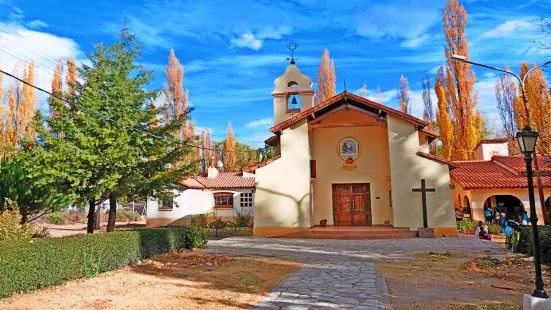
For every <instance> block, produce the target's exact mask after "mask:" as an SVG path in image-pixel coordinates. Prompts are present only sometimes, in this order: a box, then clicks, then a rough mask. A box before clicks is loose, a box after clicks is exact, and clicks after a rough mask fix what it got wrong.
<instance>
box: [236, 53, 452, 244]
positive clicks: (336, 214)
mask: <svg viewBox="0 0 551 310" xmlns="http://www.w3.org/2000/svg"><path fill="white" fill-rule="evenodd" d="M274 84H275V90H274V91H273V93H272V96H273V107H274V126H273V127H272V128H271V129H270V131H271V132H272V133H273V134H274V135H273V136H272V137H271V138H269V139H268V140H267V141H266V143H267V144H270V145H272V146H273V147H274V149H275V152H276V157H274V158H273V159H271V160H269V161H268V162H264V163H260V164H258V165H255V166H253V167H250V168H249V169H248V171H247V172H249V173H254V176H255V187H256V189H255V207H254V235H255V236H266V237H273V236H283V235H285V234H290V233H295V232H298V231H302V230H306V229H308V228H310V227H313V226H316V225H320V224H321V223H322V222H326V224H327V225H334V226H374V225H392V226H394V227H407V228H410V229H411V230H415V231H416V230H417V229H418V228H420V227H424V226H427V227H430V228H434V231H435V235H436V236H457V229H456V222H455V214H454V203H453V198H452V191H451V184H450V168H453V167H454V164H453V163H451V162H448V161H445V160H442V159H440V158H439V157H436V156H434V155H430V154H429V143H430V142H431V141H432V140H434V139H436V138H437V133H435V132H433V131H431V130H429V129H428V128H427V126H428V123H427V122H425V121H424V120H422V119H419V118H416V117H413V116H411V115H409V114H406V113H402V112H401V111H398V110H395V109H392V108H389V107H387V106H385V105H382V104H380V103H377V102H373V101H371V100H368V99H366V98H363V97H360V96H357V95H354V94H351V93H348V92H346V91H345V92H343V93H341V94H338V95H336V96H334V97H333V98H330V99H328V100H326V101H324V102H320V103H318V104H314V96H315V93H314V90H313V89H312V80H311V79H310V78H309V77H308V76H306V75H304V74H302V73H301V72H300V70H299V69H298V67H297V66H296V65H295V64H294V62H291V64H290V65H289V66H288V67H287V68H286V70H285V73H284V74H283V75H282V76H280V77H278V78H277V79H276V80H275V83H274ZM422 183H423V186H422Z"/></svg>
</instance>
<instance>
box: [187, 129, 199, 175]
mask: <svg viewBox="0 0 551 310" xmlns="http://www.w3.org/2000/svg"><path fill="white" fill-rule="evenodd" d="M186 141H187V142H188V143H191V144H193V145H195V146H196V147H193V149H192V150H191V153H190V155H189V161H190V164H191V170H192V171H193V172H200V171H201V148H200V146H201V143H200V142H201V141H200V140H197V139H196V136H195V123H194V122H189V126H188V128H187V129H186Z"/></svg>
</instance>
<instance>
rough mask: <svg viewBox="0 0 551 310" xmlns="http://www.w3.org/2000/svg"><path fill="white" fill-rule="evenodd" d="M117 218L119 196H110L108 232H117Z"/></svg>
mask: <svg viewBox="0 0 551 310" xmlns="http://www.w3.org/2000/svg"><path fill="white" fill-rule="evenodd" d="M116 217H117V195H115V194H111V196H109V219H108V220H107V232H112V231H115V218H116Z"/></svg>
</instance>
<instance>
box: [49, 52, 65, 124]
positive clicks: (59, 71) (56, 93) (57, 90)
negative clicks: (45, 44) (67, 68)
mask: <svg viewBox="0 0 551 310" xmlns="http://www.w3.org/2000/svg"><path fill="white" fill-rule="evenodd" d="M62 75H63V61H62V60H61V59H60V60H59V61H58V62H57V65H56V67H55V70H54V77H53V79H52V94H53V96H50V97H49V98H48V101H49V102H50V115H51V116H52V117H55V114H56V113H55V109H54V106H55V105H54V104H52V103H51V102H52V101H53V100H59V99H58V98H56V97H59V98H61V97H62V96H63V94H62V92H63V85H62V83H63V82H62V80H61V77H62Z"/></svg>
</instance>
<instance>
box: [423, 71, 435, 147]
mask: <svg viewBox="0 0 551 310" xmlns="http://www.w3.org/2000/svg"><path fill="white" fill-rule="evenodd" d="M421 87H422V88H423V92H422V99H423V119H424V120H425V121H427V122H428V123H429V129H432V130H433V129H435V128H434V127H435V126H434V125H435V119H434V110H433V107H432V98H431V85H430V78H429V76H428V75H426V76H425V77H424V78H423V79H421ZM429 151H430V153H431V154H436V140H434V141H432V142H431V143H430V144H429Z"/></svg>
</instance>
